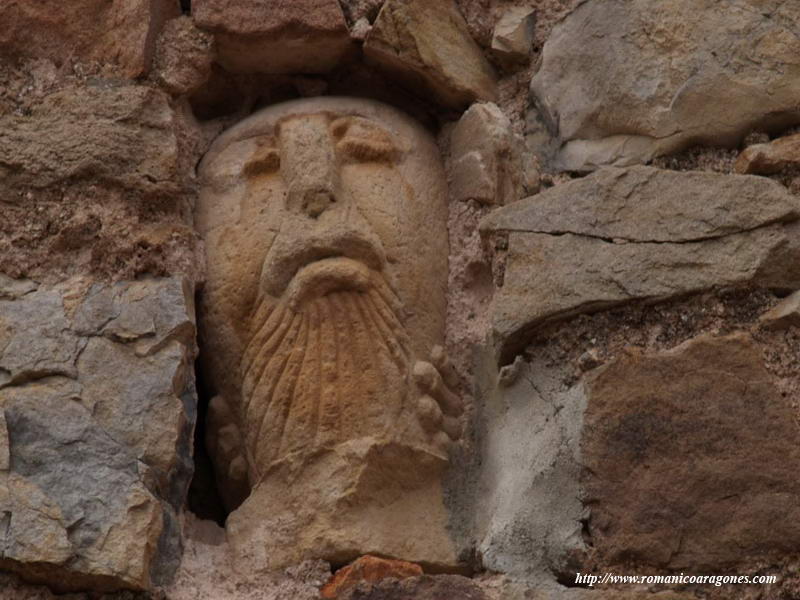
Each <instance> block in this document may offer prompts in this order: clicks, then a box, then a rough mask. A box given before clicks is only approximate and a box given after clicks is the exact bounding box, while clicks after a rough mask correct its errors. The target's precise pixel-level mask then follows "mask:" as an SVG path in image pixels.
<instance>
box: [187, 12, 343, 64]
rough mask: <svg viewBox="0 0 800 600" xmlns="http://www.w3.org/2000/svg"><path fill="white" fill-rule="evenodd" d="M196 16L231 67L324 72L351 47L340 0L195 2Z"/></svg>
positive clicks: (196, 21) (225, 62) (194, 16)
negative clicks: (213, 35) (213, 38)
mask: <svg viewBox="0 0 800 600" xmlns="http://www.w3.org/2000/svg"><path fill="white" fill-rule="evenodd" d="M192 18H193V19H194V21H195V23H196V24H197V26H198V27H200V28H201V29H206V30H208V31H212V32H214V34H215V38H216V42H217V59H218V60H219V62H220V63H221V64H222V65H224V66H225V68H227V69H228V70H230V71H235V72H240V73H324V72H326V71H329V70H331V69H332V68H334V67H335V66H337V65H338V64H339V63H340V62H341V61H342V60H343V59H344V57H345V56H346V55H347V53H348V52H349V51H350V50H351V41H350V34H349V32H348V30H347V24H346V23H345V19H344V15H343V14H342V9H341V7H340V6H339V3H338V1H337V0H246V1H244V2H242V1H240V0H195V2H193V3H192Z"/></svg>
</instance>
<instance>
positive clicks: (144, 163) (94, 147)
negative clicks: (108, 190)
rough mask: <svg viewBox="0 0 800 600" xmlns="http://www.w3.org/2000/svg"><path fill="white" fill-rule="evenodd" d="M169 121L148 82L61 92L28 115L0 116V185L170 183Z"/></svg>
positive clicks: (162, 97) (173, 139) (165, 102)
mask: <svg viewBox="0 0 800 600" xmlns="http://www.w3.org/2000/svg"><path fill="white" fill-rule="evenodd" d="M175 121H176V117H175V114H174V113H173V111H172V109H171V108H170V105H169V97H168V96H167V95H166V94H164V93H163V92H161V91H159V90H156V89H152V88H150V87H146V86H140V85H130V84H128V85H110V84H101V85H97V86H86V87H68V88H65V89H62V90H59V91H57V92H55V93H53V94H50V95H48V96H46V97H45V98H44V100H43V101H42V103H41V104H39V105H37V106H36V107H35V108H34V109H33V111H32V112H31V114H28V115H16V114H9V115H4V116H2V117H0V180H3V181H2V182H1V183H0V185H4V184H17V185H27V186H30V187H33V188H43V187H47V186H52V185H53V184H56V183H64V182H65V181H67V180H69V181H70V182H74V181H76V180H81V179H93V180H94V181H96V182H103V183H115V184H119V185H122V186H124V187H136V188H139V189H142V190H148V189H153V188H154V187H156V186H158V187H161V188H162V189H164V188H174V187H175V186H177V185H178V183H179V180H180V174H179V158H178V139H177V136H176V132H175V129H176V122H175ZM76 140H80V143H76ZM3 175H4V176H5V177H2V176H3Z"/></svg>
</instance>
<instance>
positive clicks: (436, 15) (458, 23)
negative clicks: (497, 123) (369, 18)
mask: <svg viewBox="0 0 800 600" xmlns="http://www.w3.org/2000/svg"><path fill="white" fill-rule="evenodd" d="M364 53H365V55H366V57H367V60H369V61H371V62H373V63H375V64H377V65H378V66H380V67H381V68H383V69H385V70H387V71H389V72H391V73H393V74H394V75H395V76H397V77H398V78H400V79H401V80H404V81H406V82H407V83H408V84H409V85H410V86H411V87H412V89H416V88H420V87H421V88H422V89H426V90H428V92H429V93H431V94H433V96H434V97H435V98H436V99H438V100H439V101H440V102H442V103H444V104H445V105H447V106H451V107H453V108H464V107H466V106H467V105H469V103H470V102H474V101H475V100H496V97H497V84H496V80H495V74H494V72H493V70H492V67H491V66H490V65H489V63H488V62H487V61H486V59H485V58H484V56H483V54H482V53H481V50H480V48H479V47H478V45H477V44H476V43H475V41H474V40H473V39H472V38H471V37H470V34H469V30H468V29H467V25H466V23H465V22H464V18H463V17H462V16H461V13H459V11H458V8H457V7H456V5H455V2H454V0H388V1H387V2H386V3H385V4H384V5H383V8H381V12H380V14H379V15H378V19H377V20H376V21H375V25H374V26H373V28H372V31H370V33H369V35H368V36H367V40H366V42H365V44H364Z"/></svg>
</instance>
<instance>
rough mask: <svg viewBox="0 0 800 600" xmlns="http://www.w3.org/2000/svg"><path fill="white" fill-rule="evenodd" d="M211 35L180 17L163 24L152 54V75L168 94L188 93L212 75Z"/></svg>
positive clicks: (212, 53)
mask: <svg viewBox="0 0 800 600" xmlns="http://www.w3.org/2000/svg"><path fill="white" fill-rule="evenodd" d="M213 41H214V38H213V36H212V35H211V34H209V33H207V32H205V31H202V30H201V29H198V28H197V27H196V26H195V25H194V22H193V21H192V19H191V18H190V17H188V16H181V17H178V18H177V19H172V20H170V21H169V22H167V24H166V25H165V26H164V29H163V31H162V32H161V36H160V37H159V38H158V45H157V51H156V57H155V66H154V69H153V70H154V71H155V76H156V79H157V80H158V82H159V83H160V84H161V85H162V86H163V87H164V89H166V90H167V91H168V92H169V93H170V94H173V95H176V96H180V95H185V94H191V93H192V92H194V91H195V90H197V89H198V88H199V87H200V86H202V85H203V84H204V83H205V82H206V81H208V78H209V77H210V75H211V63H212V62H213V60H214V50H213Z"/></svg>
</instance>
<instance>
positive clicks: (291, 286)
mask: <svg viewBox="0 0 800 600" xmlns="http://www.w3.org/2000/svg"><path fill="white" fill-rule="evenodd" d="M200 175H201V182H202V185H203V187H202V191H201V198H200V203H199V207H198V219H197V224H198V227H199V229H200V231H201V233H202V235H203V236H204V239H205V242H206V252H207V265H208V276H207V283H206V286H205V289H204V293H203V302H202V306H201V319H202V323H201V324H202V325H203V328H204V329H205V330H206V338H207V340H208V341H209V342H212V346H214V348H213V350H212V351H214V352H220V353H224V354H225V355H229V356H231V357H232V358H234V359H235V356H236V355H238V354H240V353H241V348H240V347H238V345H239V344H241V340H242V339H243V338H244V337H246V335H247V328H248V324H249V321H250V319H251V316H252V314H253V311H254V310H255V309H256V307H257V306H259V305H260V304H261V303H264V302H267V303H276V304H277V303H280V302H285V303H288V305H289V306H290V307H291V309H292V310H297V311H300V310H302V309H303V307H304V305H305V304H307V303H308V302H312V301H313V300H314V299H315V298H318V297H320V296H322V295H326V294H330V293H334V292H337V291H340V290H356V291H357V290H361V289H365V288H367V287H369V286H370V285H372V282H373V281H374V279H375V278H376V277H377V278H379V279H380V280H381V281H383V282H385V284H386V286H387V287H388V289H389V290H390V291H391V294H392V296H393V300H394V301H395V302H396V308H397V310H398V314H399V315H400V317H401V319H402V321H403V325H404V328H405V329H406V331H407V332H408V335H409V341H410V343H411V349H412V350H413V351H414V352H415V354H417V355H418V356H424V355H426V354H427V353H428V352H429V351H430V348H431V347H432V346H433V345H434V344H439V343H441V342H442V338H443V329H444V313H445V292H446V284H447V253H448V245H447V226H446V215H447V209H446V187H445V186H446V183H445V176H444V173H443V169H442V166H441V162H440V157H439V154H438V150H437V148H436V145H435V142H434V141H433V139H432V138H431V136H430V135H429V134H428V133H427V132H426V131H425V130H424V129H423V128H422V127H421V126H420V125H419V124H417V123H416V122H414V121H413V120H412V119H410V118H409V117H407V116H406V115H404V114H402V113H400V112H399V111H397V110H395V109H393V108H391V107H388V106H385V105H382V104H379V103H376V102H372V101H367V100H361V99H351V98H318V99H310V100H299V101H294V102H289V103H285V104H281V105H276V106H274V107H270V108H267V109H265V110H263V111H261V112H259V113H256V114H255V115H253V116H252V117H250V118H248V119H246V120H244V121H242V122H241V123H239V124H238V125H237V126H235V127H234V128H232V129H231V130H229V131H228V132H226V133H225V134H223V135H222V136H221V137H220V138H219V139H218V140H217V141H216V142H215V144H214V145H213V146H212V148H211V150H210V151H209V153H208V154H207V156H206V157H205V159H204V161H203V163H202V165H201V168H200Z"/></svg>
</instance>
